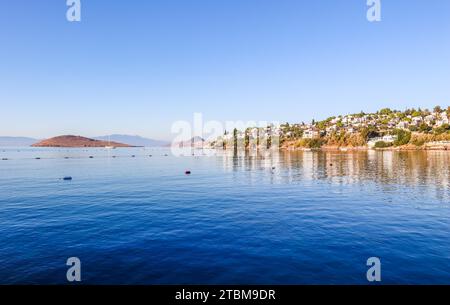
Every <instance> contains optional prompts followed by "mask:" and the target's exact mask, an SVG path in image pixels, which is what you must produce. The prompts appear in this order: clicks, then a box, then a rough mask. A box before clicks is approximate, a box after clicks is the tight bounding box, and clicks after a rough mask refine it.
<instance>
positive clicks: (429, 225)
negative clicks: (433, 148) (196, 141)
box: [0, 148, 450, 284]
mask: <svg viewBox="0 0 450 305" xmlns="http://www.w3.org/2000/svg"><path fill="white" fill-rule="evenodd" d="M166 154H167V156H166ZM133 155H134V157H132V156H133ZM150 155H151V156H150ZM90 156H92V158H90ZM36 158H40V159H36ZM3 159H7V160H3ZM186 170H190V171H191V172H192V173H191V175H185V171H186ZM65 176H71V177H73V180H72V181H64V180H61V178H62V177H65ZM69 257H78V258H79V259H80V260H81V264H82V271H81V274H82V282H83V283H89V284H367V279H366V272H367V270H368V268H369V267H367V265H366V262H367V259H368V258H369V257H378V258H380V260H381V263H382V283H384V284H413V283H417V284H450V152H375V151H364V152H345V153H341V152H272V153H271V154H255V153H253V154H245V153H238V154H237V155H235V154H234V153H232V152H226V153H225V152H208V153H207V155H203V154H202V152H201V151H196V152H195V155H194V156H192V155H191V154H187V156H184V157H175V156H173V155H172V154H171V153H170V151H169V150H167V149H160V148H134V149H116V150H106V149H52V148H39V149H38V148H0V284H55V283H56V284H65V283H67V280H66V271H67V268H68V267H67V266H66V260H67V258H69Z"/></svg>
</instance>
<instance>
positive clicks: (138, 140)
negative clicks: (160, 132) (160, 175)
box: [94, 134, 170, 147]
mask: <svg viewBox="0 0 450 305" xmlns="http://www.w3.org/2000/svg"><path fill="white" fill-rule="evenodd" d="M94 139H96V140H100V141H114V142H119V143H124V144H128V145H131V146H143V147H163V146H168V145H169V144H170V143H169V142H166V141H159V140H153V139H147V138H143V137H140V136H129V135H120V134H113V135H109V136H101V137H94Z"/></svg>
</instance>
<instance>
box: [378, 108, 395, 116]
mask: <svg viewBox="0 0 450 305" xmlns="http://www.w3.org/2000/svg"><path fill="white" fill-rule="evenodd" d="M379 113H380V114H381V115H389V114H391V113H392V110H391V109H390V108H383V109H381V110H380V111H379Z"/></svg>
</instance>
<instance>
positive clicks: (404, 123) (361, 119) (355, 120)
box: [286, 111, 450, 142]
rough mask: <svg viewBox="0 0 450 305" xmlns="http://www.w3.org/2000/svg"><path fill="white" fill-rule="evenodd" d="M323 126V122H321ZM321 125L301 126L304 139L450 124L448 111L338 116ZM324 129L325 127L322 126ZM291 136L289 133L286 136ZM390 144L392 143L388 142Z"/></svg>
mask: <svg viewBox="0 0 450 305" xmlns="http://www.w3.org/2000/svg"><path fill="white" fill-rule="evenodd" d="M321 123H322V125H323V122H321ZM319 124H320V123H319ZM319 124H317V123H316V124H314V125H312V124H300V125H293V126H298V127H299V128H300V129H302V130H303V138H305V139H312V138H316V137H319V136H324V135H327V136H330V135H332V134H341V133H349V134H353V133H357V132H359V131H360V130H361V128H364V127H371V126H372V127H375V129H376V130H378V131H382V132H383V131H389V130H392V129H405V130H409V129H411V127H412V126H414V127H419V126H421V125H422V124H426V125H427V126H429V127H431V128H436V127H441V126H443V125H445V124H450V122H449V115H448V114H447V112H446V111H442V112H434V113H431V114H428V115H424V116H413V115H404V114H402V113H401V112H392V113H391V114H361V115H346V116H338V117H334V118H331V119H329V120H327V121H326V122H325V123H324V124H325V127H324V128H319V126H318V125H319ZM322 127H323V126H322ZM286 136H287V137H289V136H290V134H289V133H287V134H286ZM387 142H390V141H387Z"/></svg>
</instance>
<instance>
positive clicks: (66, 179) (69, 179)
mask: <svg viewBox="0 0 450 305" xmlns="http://www.w3.org/2000/svg"><path fill="white" fill-rule="evenodd" d="M63 180H64V181H71V180H72V177H69V176H68V177H64V178H63Z"/></svg>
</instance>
